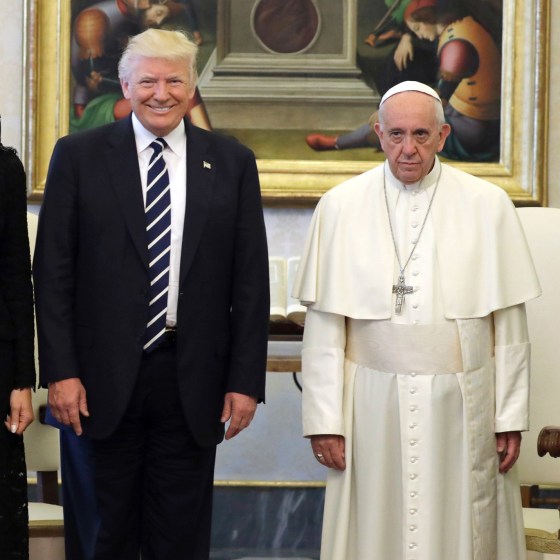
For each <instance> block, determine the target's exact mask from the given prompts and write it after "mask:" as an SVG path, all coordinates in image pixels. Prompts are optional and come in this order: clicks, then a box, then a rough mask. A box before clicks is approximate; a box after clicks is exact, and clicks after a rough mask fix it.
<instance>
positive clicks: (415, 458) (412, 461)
mask: <svg viewBox="0 0 560 560" xmlns="http://www.w3.org/2000/svg"><path fill="white" fill-rule="evenodd" d="M410 462H411V463H412V464H414V463H418V457H411V458H410Z"/></svg>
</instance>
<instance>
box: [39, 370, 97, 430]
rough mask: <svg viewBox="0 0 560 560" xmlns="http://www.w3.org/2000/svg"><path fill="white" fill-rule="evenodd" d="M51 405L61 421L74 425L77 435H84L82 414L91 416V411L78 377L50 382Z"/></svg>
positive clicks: (53, 412)
mask: <svg viewBox="0 0 560 560" xmlns="http://www.w3.org/2000/svg"><path fill="white" fill-rule="evenodd" d="M49 406H50V407H51V412H52V414H53V416H54V417H55V418H56V419H57V420H58V421H59V422H61V423H62V424H65V425H66V426H72V428H73V430H74V432H75V433H76V435H77V436H81V435H82V423H81V421H80V414H82V415H83V416H89V411H88V407H87V399H86V390H85V388H84V386H83V385H82V382H81V381H80V379H79V378H78V377H71V378H69V379H63V380H61V381H54V382H53V383H49Z"/></svg>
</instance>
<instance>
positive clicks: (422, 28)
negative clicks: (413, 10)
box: [406, 18, 438, 41]
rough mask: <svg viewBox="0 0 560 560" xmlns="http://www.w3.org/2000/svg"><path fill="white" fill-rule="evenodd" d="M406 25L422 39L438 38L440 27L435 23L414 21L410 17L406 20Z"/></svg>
mask: <svg viewBox="0 0 560 560" xmlns="http://www.w3.org/2000/svg"><path fill="white" fill-rule="evenodd" d="M406 25H407V27H408V28H409V29H410V30H411V31H412V33H414V34H415V35H416V36H417V37H419V38H420V39H426V40H427V41H435V40H436V39H437V38H438V28H437V25H436V24H435V23H425V22H421V21H414V20H413V19H411V18H410V19H407V20H406Z"/></svg>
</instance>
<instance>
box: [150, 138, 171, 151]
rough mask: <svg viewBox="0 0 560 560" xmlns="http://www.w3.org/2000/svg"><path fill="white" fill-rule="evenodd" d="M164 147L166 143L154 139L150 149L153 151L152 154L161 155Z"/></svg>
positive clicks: (162, 140)
mask: <svg viewBox="0 0 560 560" xmlns="http://www.w3.org/2000/svg"><path fill="white" fill-rule="evenodd" d="M166 146H167V142H166V141H165V140H164V139H163V138H156V139H155V140H154V141H153V142H152V143H151V144H150V148H152V150H154V154H161V152H163V150H164V148H165V147H166Z"/></svg>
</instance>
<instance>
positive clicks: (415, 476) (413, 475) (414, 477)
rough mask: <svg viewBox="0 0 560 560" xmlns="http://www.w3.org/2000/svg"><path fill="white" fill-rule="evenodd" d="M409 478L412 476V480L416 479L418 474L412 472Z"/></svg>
mask: <svg viewBox="0 0 560 560" xmlns="http://www.w3.org/2000/svg"><path fill="white" fill-rule="evenodd" d="M408 478H410V480H416V479H417V478H418V475H417V474H411V475H409V476H408Z"/></svg>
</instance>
